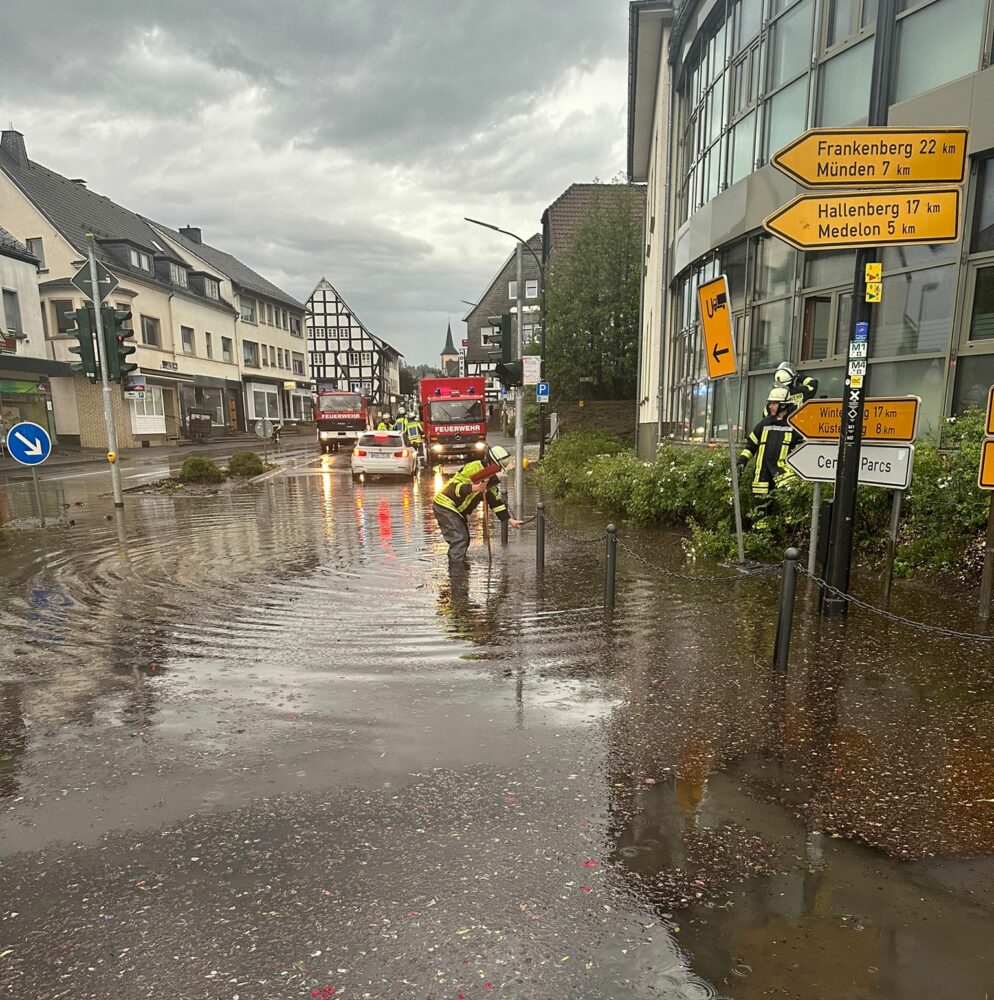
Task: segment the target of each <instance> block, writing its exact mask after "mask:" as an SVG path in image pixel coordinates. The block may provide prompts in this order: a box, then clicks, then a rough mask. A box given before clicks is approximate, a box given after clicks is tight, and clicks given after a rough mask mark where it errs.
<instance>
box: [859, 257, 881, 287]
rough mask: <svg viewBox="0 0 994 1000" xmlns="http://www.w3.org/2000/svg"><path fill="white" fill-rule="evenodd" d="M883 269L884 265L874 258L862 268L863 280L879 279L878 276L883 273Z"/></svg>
mask: <svg viewBox="0 0 994 1000" xmlns="http://www.w3.org/2000/svg"><path fill="white" fill-rule="evenodd" d="M883 269H884V265H883V264H882V263H881V262H880V261H879V260H875V261H872V262H871V263H869V264H867V265H866V267H864V268H863V275H864V278H865V280H866V281H867V282H870V281H879V280H880V276H881V274H882V273H883Z"/></svg>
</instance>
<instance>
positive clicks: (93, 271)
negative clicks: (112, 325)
mask: <svg viewBox="0 0 994 1000" xmlns="http://www.w3.org/2000/svg"><path fill="white" fill-rule="evenodd" d="M86 252H87V256H88V257H89V259H90V287H91V288H92V289H93V293H94V295H96V296H98V297H99V295H100V292H99V291H98V289H99V288H100V285H99V284H98V282H97V259H96V257H95V256H94V255H93V234H92V233H90V234H88V236H87V243H86ZM101 304H102V303H101V302H99V301H96V302H94V303H93V315H94V316H95V320H94V322H95V323H96V324H97V352H98V354H97V356H98V357H99V358H100V382H101V384H102V386H103V394H104V421H105V422H106V424H107V461H108V462H110V480H111V483H112V485H113V487H114V506H115V507H123V506H124V493H123V492H122V490H121V469H120V467H119V466H118V464H117V427H116V425H115V424H114V406H113V402H112V398H111V394H110V379H109V378H108V377H107V372H108V368H107V365H108V360H109V359H108V358H107V345H106V344H105V343H104V320H103V316H102V315H101V309H100V306H101Z"/></svg>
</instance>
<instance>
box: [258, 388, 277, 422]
mask: <svg viewBox="0 0 994 1000" xmlns="http://www.w3.org/2000/svg"><path fill="white" fill-rule="evenodd" d="M252 409H253V411H254V412H253V414H252V418H253V419H254V420H265V419H267V418H270V419H271V418H273V417H275V418H277V419H278V418H279V415H280V407H279V401H278V399H277V393H276V389H275V387H274V388H272V389H262V388H259V387H253V389H252Z"/></svg>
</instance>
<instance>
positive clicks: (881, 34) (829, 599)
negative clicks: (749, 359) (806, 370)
mask: <svg viewBox="0 0 994 1000" xmlns="http://www.w3.org/2000/svg"><path fill="white" fill-rule="evenodd" d="M896 15H897V0H880V3H879V8H878V14H877V30H876V34H875V37H874V42H873V70H872V74H871V77H870V106H869V115H868V117H867V125H870V126H874V125H886V124H887V114H888V110H889V100H888V89H889V83H890V79H891V72H890V70H891V68H892V65H893V50H894V43H895V41H896V39H895V37H894V34H895V30H896V25H895V18H896ZM876 253H877V251H875V250H874V249H872V248H861V249H859V250H857V251H856V267H855V274H854V276H853V297H852V320H851V326H850V330H849V348H848V350H847V352H846V376H845V387H844V389H843V397H842V426H841V433H840V434H839V464H838V471H837V474H836V478H835V500H834V502H833V504H832V529H831V535H830V537H829V549H828V563H827V565H826V567H825V580H826V582H827V583H828V584H829V586H830V587H834V588H836V589H837V590H839V591H841V592H842V593H844V594H847V593H848V592H849V571H850V565H851V562H852V537H853V525H854V521H855V516H856V487H857V485H858V482H859V457H860V446H861V444H862V439H863V404H864V401H865V400H866V390H867V385H866V382H867V379H868V378H869V366H868V365H867V364H866V357H867V356H868V354H869V350H868V349H867V351H866V353H865V354H864V353H863V352H862V348H860V349H859V357H860V359H861V360H862V362H863V363H862V365H860V366H854V365H853V364H852V362H853V360H854V359H855V358H856V357H857V350H854V348H855V345H856V344H857V343H860V342H861V341H857V331H863V332H864V333H865V339H864V340H862V342H863V343H867V344H868V343H869V325H870V322H871V319H872V312H871V307H870V304H869V303H868V302H867V301H866V288H865V284H866V265H867V264H869V263H872V262H873V261H874V259H875V257H876ZM856 367H860V368H861V369H865V370H866V373H865V374H860V375H859V376H858V379H859V381H858V383H857V384H856V385H853V384H852V374H850V373H851V372H853V371H854V369H855V368H856ZM848 610H849V602H848V601H846V600H844V599H843V598H842V597H839V596H837V595H836V594H833V593H832V592H831V591H829V590H824V591H823V592H822V600H821V613H822V614H823V615H831V616H835V617H844V616H845V615H846V613H847V612H848Z"/></svg>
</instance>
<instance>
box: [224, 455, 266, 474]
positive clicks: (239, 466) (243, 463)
mask: <svg viewBox="0 0 994 1000" xmlns="http://www.w3.org/2000/svg"><path fill="white" fill-rule="evenodd" d="M265 471H266V467H265V465H263V464H262V459H261V458H259V456H258V455H257V454H256V453H255V452H254V451H236V452H235V453H234V455H232V456H231V461H229V462H228V475H229V476H261V475H262V474H263V473H264V472H265Z"/></svg>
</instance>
